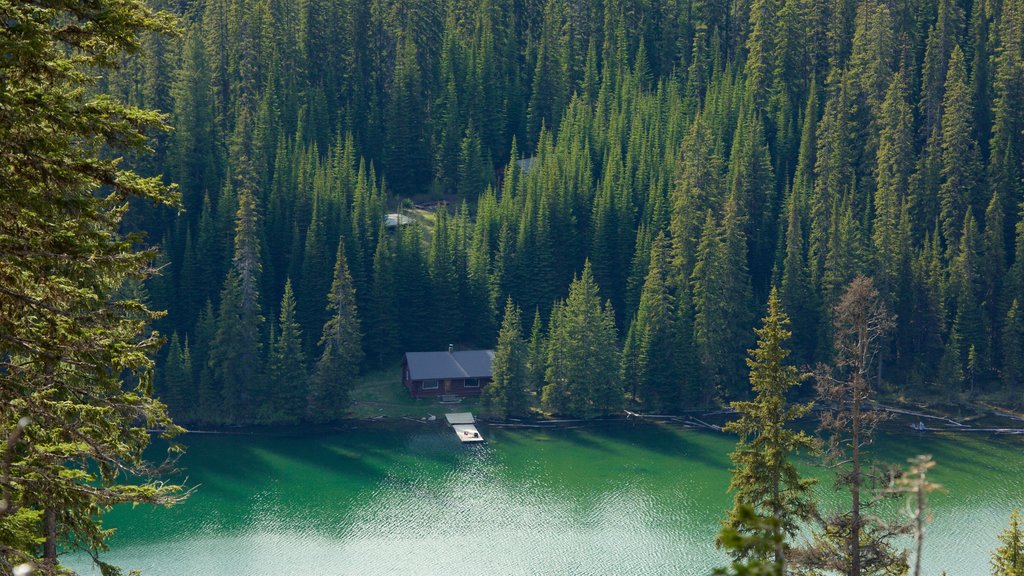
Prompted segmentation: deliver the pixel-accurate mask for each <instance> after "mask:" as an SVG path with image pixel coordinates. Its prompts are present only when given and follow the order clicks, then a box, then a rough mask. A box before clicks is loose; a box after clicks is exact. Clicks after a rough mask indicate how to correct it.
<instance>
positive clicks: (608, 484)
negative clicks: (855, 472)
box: [70, 424, 1024, 576]
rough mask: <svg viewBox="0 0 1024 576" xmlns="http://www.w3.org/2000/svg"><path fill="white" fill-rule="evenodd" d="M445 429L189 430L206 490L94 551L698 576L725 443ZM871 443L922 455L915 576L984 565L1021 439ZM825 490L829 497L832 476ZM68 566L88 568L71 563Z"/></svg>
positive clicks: (354, 565) (282, 570)
mask: <svg viewBox="0 0 1024 576" xmlns="http://www.w3.org/2000/svg"><path fill="white" fill-rule="evenodd" d="M482 431H483V432H484V434H485V436H486V437H487V438H488V443H487V444H484V445H475V446H462V445H459V444H458V441H457V440H456V439H455V437H454V435H453V434H452V433H451V432H450V431H448V430H447V429H445V428H444V427H442V426H441V425H440V424H430V425H420V426H419V427H414V428H406V429H400V430H395V429H390V430H389V429H380V428H375V429H370V428H367V429H357V430H350V431H344V432H338V433H332V434H323V433H317V434H312V433H309V434H301V433H292V434H274V435H199V434H193V435H189V436H187V437H186V438H185V443H186V444H187V445H188V453H187V455H186V457H185V458H184V460H183V462H182V464H183V465H184V466H185V467H187V469H188V475H189V480H190V483H192V484H198V485H199V489H198V491H197V492H196V493H195V495H194V496H192V497H191V498H190V499H189V500H188V501H187V502H185V503H183V504H181V505H179V506H176V507H174V508H170V509H163V508H157V509H154V508H144V507H140V508H136V509H134V510H132V509H130V508H122V509H117V510H114V511H113V512H112V513H110V514H108V515H107V516H106V518H105V523H106V524H107V525H108V526H111V527H116V528H117V529H118V534H117V536H115V538H114V539H113V541H112V543H111V544H112V548H113V549H112V550H111V551H110V552H109V553H107V554H105V555H104V559H105V560H107V561H109V562H113V563H115V564H118V565H121V566H123V567H126V568H138V569H141V570H143V573H144V574H145V575H151V576H162V575H168V576H169V575H175V576H177V575H193V574H194V575H200V574H203V575H205V574H211V575H236V574H237V575H251V576H270V575H275V576H277V575H291V574H296V575H299V574H302V575H321V574H322V575H350V574H351V575H383V574H394V575H420V574H423V575H432V574H437V575H453V576H454V575H459V576H463V575H468V574H488V575H506V574H507V575H516V574H522V575H541V574H550V575H568V574H580V575H591V574H593V575H599V574H600V575H604V574H607V575H668V574H673V575H706V574H708V573H709V572H710V569H711V568H712V567H714V566H718V565H721V563H722V557H721V555H720V554H719V552H717V551H716V550H715V548H714V545H713V541H714V536H715V533H716V531H717V525H718V521H719V519H720V518H721V517H722V514H723V511H724V510H726V509H727V508H728V506H729V503H730V500H729V497H728V495H727V494H726V492H725V489H726V486H727V483H728V480H729V474H728V467H729V464H728V458H727V454H728V452H729V451H730V450H731V449H732V446H733V441H732V439H731V438H729V437H727V436H720V435H714V434H709V433H701V432H695V431H692V430H676V429H671V428H664V427H659V426H653V425H643V424H642V425H639V426H631V425H621V426H613V427H604V428H591V429H579V430H557V431H549V430H545V431H536V430H530V431H522V430H515V431H509V430H497V429H488V428H487V427H486V426H483V427H482ZM875 451H876V453H878V454H879V455H881V456H884V457H885V458H887V459H889V460H891V461H898V462H903V461H904V460H905V458H906V457H907V456H910V455H912V454H915V453H919V452H922V453H931V454H933V455H934V456H935V458H936V460H938V462H939V466H938V467H937V468H936V469H935V472H934V478H935V480H936V481H938V482H941V483H943V484H944V485H945V487H946V488H947V490H948V492H949V493H948V495H937V496H935V497H934V499H933V502H934V514H935V520H934V522H933V524H931V526H930V528H929V532H928V536H927V539H926V542H925V568H926V570H925V574H929V575H931V574H938V573H939V572H940V571H941V570H948V572H949V575H950V576H975V575H978V576H981V575H986V574H988V558H989V553H990V550H991V549H992V548H993V547H994V545H995V542H996V540H995V536H996V534H997V533H998V532H999V531H1000V530H1001V529H1002V528H1003V527H1004V526H1005V524H1006V522H1007V518H1008V516H1009V513H1010V510H1011V509H1012V508H1013V507H1014V506H1021V505H1022V503H1024V483H1022V479H1021V471H1022V470H1024V466H1022V465H1024V456H1022V451H1021V444H1019V443H1014V442H1011V441H1008V440H994V439H982V438H963V437H957V438H956V439H955V440H948V439H940V438H934V437H919V436H905V437H903V436H901V437H889V438H886V439H885V440H884V441H883V442H881V444H880V445H879V446H877V447H876V450H875ZM822 491H823V492H824V493H825V495H826V497H827V498H834V497H835V496H834V495H831V493H830V491H829V490H828V488H827V487H823V489H822ZM70 564H71V565H72V566H76V567H78V568H79V569H82V571H83V573H86V574H89V573H91V572H90V571H89V570H88V569H85V565H84V564H83V563H82V562H81V560H78V561H72V562H70Z"/></svg>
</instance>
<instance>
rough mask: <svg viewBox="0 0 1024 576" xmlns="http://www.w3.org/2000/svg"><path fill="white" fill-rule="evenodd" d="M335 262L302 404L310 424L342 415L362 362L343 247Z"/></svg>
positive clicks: (340, 244) (359, 333)
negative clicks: (317, 354)
mask: <svg viewBox="0 0 1024 576" xmlns="http://www.w3.org/2000/svg"><path fill="white" fill-rule="evenodd" d="M335 258H336V259H335V264H334V275H333V279H332V280H331V291H330V292H328V293H327V315H328V316H327V322H325V323H324V327H323V331H322V332H321V335H320V342H319V343H318V346H319V347H320V358H319V359H318V360H317V363H316V369H315V372H314V374H313V377H312V379H311V382H310V387H309V397H308V399H307V403H306V412H307V414H308V417H309V419H310V420H312V421H313V422H330V421H332V420H336V419H338V418H340V417H341V416H342V415H343V414H344V412H345V409H346V408H347V406H348V395H349V391H350V390H351V388H352V384H353V383H354V382H355V379H356V376H358V375H359V364H360V362H362V360H363V346H362V338H363V335H362V330H361V323H360V321H359V313H358V310H357V309H356V293H355V288H354V286H353V284H352V275H351V274H350V273H349V269H348V262H347V260H346V259H345V246H344V245H343V244H342V243H340V242H339V243H338V251H337V255H336V257H335Z"/></svg>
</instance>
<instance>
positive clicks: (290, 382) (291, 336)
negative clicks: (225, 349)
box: [258, 280, 309, 424]
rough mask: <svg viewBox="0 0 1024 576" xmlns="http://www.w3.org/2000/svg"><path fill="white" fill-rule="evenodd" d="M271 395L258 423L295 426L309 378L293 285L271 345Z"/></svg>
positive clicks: (283, 301)
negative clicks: (297, 318) (296, 316)
mask: <svg viewBox="0 0 1024 576" xmlns="http://www.w3.org/2000/svg"><path fill="white" fill-rule="evenodd" d="M268 376H269V382H268V383H267V394H266V395H265V397H264V399H263V404H262V406H261V407H260V411H259V415H258V420H259V421H261V422H264V423H273V424H278V423H280V424H294V423H296V422H298V421H299V420H300V419H301V418H302V415H303V412H304V409H305V398H306V390H307V387H308V385H309V374H308V373H307V372H306V355H305V354H304V353H303V351H302V329H301V328H300V327H299V323H298V321H297V320H296V318H295V293H294V292H293V291H292V282H291V280H287V281H286V282H285V284H284V295H283V296H282V297H281V312H280V316H279V318H278V321H277V326H276V330H275V337H274V338H273V339H272V341H271V350H270V362H269V373H268Z"/></svg>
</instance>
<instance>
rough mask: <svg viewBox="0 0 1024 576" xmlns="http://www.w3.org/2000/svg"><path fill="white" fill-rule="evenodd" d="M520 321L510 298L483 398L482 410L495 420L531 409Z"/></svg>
mask: <svg viewBox="0 0 1024 576" xmlns="http://www.w3.org/2000/svg"><path fill="white" fill-rule="evenodd" d="M519 318H520V312H519V309H518V308H517V307H516V306H515V304H513V303H512V299H511V298H509V299H508V302H507V303H506V304H505V316H504V318H503V319H502V321H501V330H500V331H499V332H498V347H497V348H496V349H495V351H494V360H493V362H492V366H491V373H492V378H491V382H490V384H488V385H487V386H486V387H485V388H484V391H483V394H482V398H481V404H482V406H483V409H484V410H485V411H487V412H488V413H490V414H491V415H493V416H494V417H496V418H507V417H509V416H522V415H525V414H526V413H527V410H528V409H529V406H530V398H529V396H528V394H529V389H528V387H527V385H528V383H529V378H528V374H529V373H528V371H527V359H528V350H527V347H526V342H525V341H523V336H522V326H521V322H520V320H519Z"/></svg>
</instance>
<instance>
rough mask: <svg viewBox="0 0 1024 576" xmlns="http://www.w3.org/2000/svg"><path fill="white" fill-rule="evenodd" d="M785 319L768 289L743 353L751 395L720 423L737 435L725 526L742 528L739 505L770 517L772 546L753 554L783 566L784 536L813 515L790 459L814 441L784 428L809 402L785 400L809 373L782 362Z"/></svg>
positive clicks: (806, 488)
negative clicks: (750, 344)
mask: <svg viewBox="0 0 1024 576" xmlns="http://www.w3.org/2000/svg"><path fill="white" fill-rule="evenodd" d="M788 324H789V317H788V316H787V315H786V313H785V312H784V311H783V310H782V302H781V299H780V298H779V294H778V291H777V290H776V289H774V288H773V289H772V291H771V294H770V295H769V297H768V312H767V315H766V316H765V317H764V320H763V321H762V327H761V328H758V329H755V330H754V332H755V333H756V334H757V336H758V341H757V348H756V349H754V350H751V351H750V357H749V358H747V366H748V367H749V368H750V385H751V388H752V389H753V392H754V394H755V397H754V399H753V400H751V401H749V402H733V403H731V404H730V406H731V407H732V409H733V410H735V411H736V412H738V413H739V415H740V416H739V418H737V419H736V420H733V421H731V422H729V423H728V424H726V425H725V427H724V429H725V430H726V431H728V432H735V433H737V434H738V435H739V441H738V443H737V445H736V450H735V451H733V453H732V454H731V456H730V458H731V459H732V462H733V465H734V466H735V468H733V471H732V481H731V482H730V484H729V490H730V491H732V492H733V493H734V494H733V509H732V511H731V512H730V513H729V518H728V519H727V520H726V521H725V526H727V527H729V528H732V529H733V530H736V531H737V532H739V533H744V532H745V526H744V523H743V519H744V517H745V516H744V512H743V508H744V507H745V506H750V507H752V508H753V509H754V511H755V512H757V513H758V514H761V515H764V516H767V517H771V518H774V519H775V521H776V522H777V524H775V526H774V532H773V537H774V540H775V541H776V544H775V546H774V549H772V550H768V551H764V552H763V556H762V555H761V554H758V555H757V557H758V558H761V559H768V558H769V557H771V559H772V560H773V561H774V562H776V563H777V564H779V565H780V566H782V567H783V568H785V565H786V556H787V554H786V552H787V550H788V549H789V548H790V546H789V545H788V544H787V543H786V541H787V540H791V539H792V538H793V537H795V536H796V535H797V534H798V533H799V531H800V530H801V527H802V523H803V522H806V521H808V520H811V519H812V518H814V516H815V513H816V506H815V501H814V495H813V493H812V491H811V490H812V486H813V485H814V480H813V479H805V478H801V477H800V473H799V471H798V470H797V468H796V465H795V464H794V463H793V462H792V461H791V460H790V459H791V457H792V456H793V455H794V454H796V453H798V452H801V451H803V452H807V453H813V452H814V450H815V442H814V440H813V439H812V438H811V437H810V436H808V435H807V433H805V432H802V431H801V432H798V431H794V430H789V429H787V428H786V423H787V422H791V421H793V420H796V419H799V418H802V417H803V416H805V415H806V414H807V413H808V412H809V411H810V410H811V406H812V404H789V403H788V402H787V401H786V396H787V394H788V393H789V390H790V389H791V388H794V387H796V386H798V385H799V384H800V382H801V381H802V380H805V379H807V378H809V377H810V374H801V373H800V372H799V371H798V370H797V369H796V367H794V366H791V365H787V364H785V363H784V362H785V361H786V358H787V357H788V356H789V350H787V349H786V348H785V347H784V344H785V342H786V340H789V338H790V336H791V335H792V333H791V332H790V331H789V330H788V329H787V326H788Z"/></svg>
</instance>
